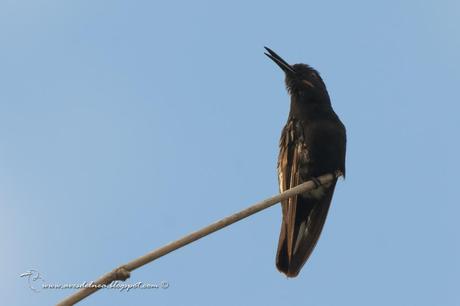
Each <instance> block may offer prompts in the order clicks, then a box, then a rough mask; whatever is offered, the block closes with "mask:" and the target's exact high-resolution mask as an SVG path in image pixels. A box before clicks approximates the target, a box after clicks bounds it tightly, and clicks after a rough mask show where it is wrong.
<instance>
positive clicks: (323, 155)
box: [265, 48, 346, 277]
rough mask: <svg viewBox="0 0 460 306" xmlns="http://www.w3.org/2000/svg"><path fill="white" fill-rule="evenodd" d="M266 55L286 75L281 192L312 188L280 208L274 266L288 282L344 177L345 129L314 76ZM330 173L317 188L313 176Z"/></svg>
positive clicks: (312, 242)
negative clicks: (288, 102)
mask: <svg viewBox="0 0 460 306" xmlns="http://www.w3.org/2000/svg"><path fill="white" fill-rule="evenodd" d="M265 49H266V50H267V52H268V53H265V55H267V56H268V57H269V58H270V59H271V60H273V61H274V62H275V63H276V64H277V65H278V66H279V67H280V68H281V69H282V70H283V71H284V73H285V75H286V88H287V91H288V92H289V94H290V96H291V108H290V112H289V117H288V120H287V123H286V125H285V126H284V128H283V131H282V133H281V139H280V153H279V157H278V180H279V189H280V192H283V191H285V190H287V189H290V188H292V187H294V186H296V185H299V184H301V183H303V182H305V181H308V180H313V181H314V182H315V184H316V185H317V188H316V189H314V190H312V191H310V192H306V193H304V194H300V195H297V196H294V197H292V198H289V199H287V200H285V201H283V202H282V210H283V219H282V224H281V233H280V237H279V242H278V251H277V256H276V266H277V268H278V270H279V271H280V272H282V273H284V274H286V276H288V277H295V276H297V275H298V274H299V272H300V270H301V269H302V267H303V265H304V264H305V262H306V261H307V259H308V258H309V256H310V255H311V253H312V251H313V249H314V247H315V245H316V242H317V241H318V238H319V236H320V234H321V230H322V228H323V225H324V222H325V221H326V216H327V212H328V210H329V206H330V204H331V200H332V195H333V193H334V188H335V184H336V182H337V177H339V176H341V175H343V176H345V148H346V132H345V126H344V125H343V124H342V122H341V121H340V119H339V117H338V116H337V115H336V113H335V112H334V110H333V109H332V106H331V101H330V99H329V94H328V92H327V90H326V85H325V84H324V82H323V80H322V79H321V76H320V75H319V73H318V72H317V71H316V70H315V69H313V68H311V67H310V66H308V65H305V64H295V65H289V64H288V63H287V62H286V61H284V60H283V59H282V58H281V57H280V56H279V55H278V54H276V53H275V52H274V51H272V50H271V49H269V48H265ZM327 173H333V174H336V178H335V179H334V181H333V182H331V183H329V184H326V185H321V183H320V182H319V181H318V180H316V177H317V176H320V175H322V174H327Z"/></svg>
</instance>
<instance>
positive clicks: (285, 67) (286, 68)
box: [264, 47, 295, 74]
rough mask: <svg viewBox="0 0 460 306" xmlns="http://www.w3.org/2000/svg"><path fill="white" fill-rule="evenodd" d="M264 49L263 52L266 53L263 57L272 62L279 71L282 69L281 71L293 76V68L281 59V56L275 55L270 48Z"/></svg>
mask: <svg viewBox="0 0 460 306" xmlns="http://www.w3.org/2000/svg"><path fill="white" fill-rule="evenodd" d="M264 48H265V50H267V51H268V53H267V52H265V55H266V56H268V57H269V58H270V59H271V60H272V61H274V62H275V63H276V64H277V65H278V66H279V67H280V68H281V69H283V71H284V72H285V73H286V74H295V70H294V68H293V67H292V66H291V65H289V64H288V63H287V62H286V61H285V60H284V59H282V58H281V56H279V55H278V54H276V53H275V52H274V51H273V50H271V49H270V48H267V47H264Z"/></svg>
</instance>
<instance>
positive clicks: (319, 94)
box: [265, 47, 328, 101]
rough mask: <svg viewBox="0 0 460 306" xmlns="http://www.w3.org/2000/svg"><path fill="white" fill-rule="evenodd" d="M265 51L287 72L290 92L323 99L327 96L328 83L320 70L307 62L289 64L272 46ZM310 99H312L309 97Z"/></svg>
mask: <svg viewBox="0 0 460 306" xmlns="http://www.w3.org/2000/svg"><path fill="white" fill-rule="evenodd" d="M265 50H267V52H268V53H267V52H266V53H265V55H266V56H268V57H269V58H270V59H271V60H272V61H274V62H275V63H276V64H277V65H278V66H279V67H280V68H281V69H282V70H283V71H284V73H285V74H286V88H287V90H288V92H289V94H291V96H292V95H296V96H298V95H301V96H308V97H312V98H316V99H312V100H318V101H321V100H323V99H322V98H327V99H328V96H327V91H326V85H324V82H323V79H321V76H320V75H319V73H318V71H316V70H315V69H313V68H312V67H310V66H308V65H306V64H295V65H289V64H288V63H287V62H286V61H285V60H283V59H282V58H281V56H279V55H278V54H276V53H275V52H274V51H273V50H271V49H270V48H267V47H265ZM309 100H310V99H309Z"/></svg>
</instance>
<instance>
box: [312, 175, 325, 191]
mask: <svg viewBox="0 0 460 306" xmlns="http://www.w3.org/2000/svg"><path fill="white" fill-rule="evenodd" d="M310 180H311V181H312V182H313V183H315V189H316V188H318V187H319V186H321V185H322V184H321V182H320V181H319V180H318V179H317V178H316V177H312V178H310Z"/></svg>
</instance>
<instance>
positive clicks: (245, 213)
mask: <svg viewBox="0 0 460 306" xmlns="http://www.w3.org/2000/svg"><path fill="white" fill-rule="evenodd" d="M338 176H340V174H336V175H333V174H325V175H322V176H320V177H318V178H317V180H318V181H319V182H320V183H321V185H324V184H326V183H329V182H331V181H332V180H333V179H334V178H336V177H338ZM315 188H316V184H315V182H313V181H312V180H310V181H307V182H304V183H302V184H300V185H298V186H295V187H293V188H291V189H289V190H286V191H284V192H283V193H280V194H277V195H275V196H272V197H270V198H268V199H265V200H263V201H261V202H258V203H256V204H254V205H252V206H249V207H248V208H245V209H243V210H241V211H239V212H237V213H234V214H233V215H230V216H228V217H225V218H223V219H221V220H219V221H216V222H214V223H211V224H210V225H208V226H206V227H203V228H202V229H200V230H197V231H195V232H192V233H190V234H188V235H185V236H184V237H182V238H180V239H178V240H175V241H173V242H170V243H168V244H166V245H165V246H162V247H160V248H158V249H156V250H153V251H151V252H149V253H147V254H145V255H143V256H141V257H138V258H136V259H134V260H132V261H130V262H128V263H126V264H124V265H122V266H120V267H118V268H116V269H115V270H113V271H111V272H108V273H106V274H104V275H103V276H101V277H100V278H99V279H98V280H96V281H94V282H93V283H92V285H91V286H89V287H86V288H82V289H80V290H79V291H77V292H75V293H74V294H72V295H70V296H68V297H67V298H65V299H64V300H62V301H61V302H59V303H58V304H57V306H70V305H74V304H75V303H78V302H79V301H81V300H83V299H84V298H86V297H88V296H89V295H91V294H93V293H94V292H96V291H97V290H99V289H100V288H101V287H103V286H104V285H108V284H110V283H112V282H113V281H116V280H120V281H124V280H126V279H128V278H129V276H130V272H131V271H134V270H136V269H137V268H139V267H142V266H143V265H146V264H148V263H149V262H152V261H154V260H155V259H158V258H160V257H162V256H164V255H166V254H168V253H170V252H172V251H174V250H177V249H179V248H181V247H183V246H185V245H187V244H189V243H192V242H194V241H196V240H198V239H200V238H203V237H205V236H207V235H209V234H211V233H214V232H216V231H218V230H220V229H222V228H224V227H226V226H229V225H231V224H233V223H235V222H238V221H240V220H242V219H244V218H247V217H249V216H251V215H253V214H255V213H257V212H259V211H261V210H264V209H266V208H269V207H271V206H273V205H275V204H276V203H278V202H281V201H282V200H285V199H287V198H290V197H292V196H295V195H297V194H299V193H304V192H306V191H310V190H313V189H315Z"/></svg>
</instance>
